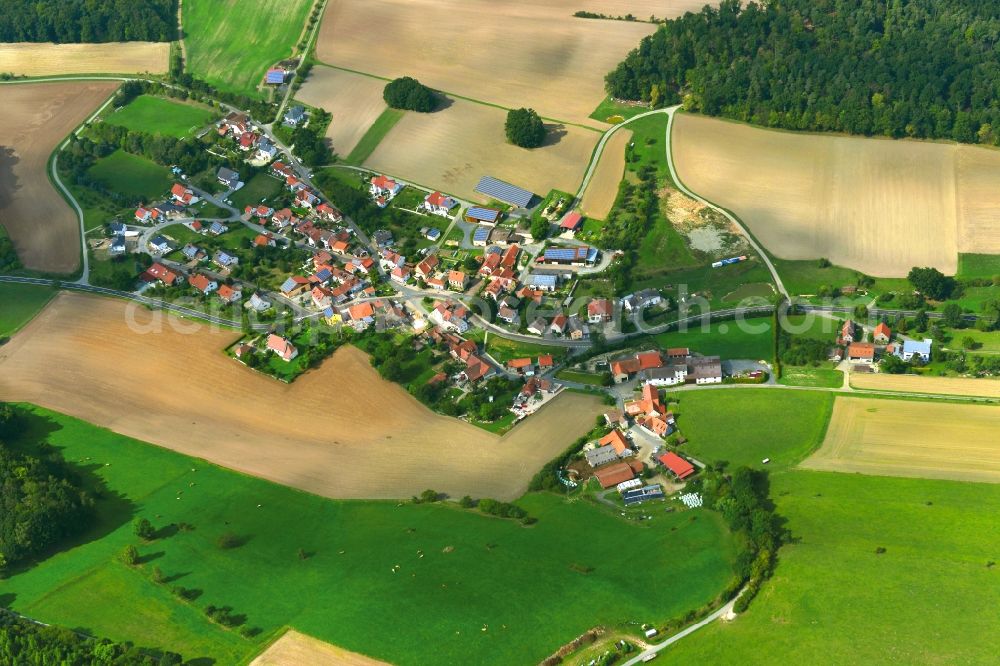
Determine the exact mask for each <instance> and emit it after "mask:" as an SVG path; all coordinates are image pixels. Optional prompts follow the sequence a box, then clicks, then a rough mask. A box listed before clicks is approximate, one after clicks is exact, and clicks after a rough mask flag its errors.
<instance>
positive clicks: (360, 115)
mask: <svg viewBox="0 0 1000 666" xmlns="http://www.w3.org/2000/svg"><path fill="white" fill-rule="evenodd" d="M385 84H386V82H385V81H382V80H381V79H376V78H372V77H370V76H364V75H362V74H354V73H353V72H345V71H343V70H340V69H333V68H332V67H314V68H313V69H312V72H311V73H310V74H309V78H308V79H307V80H306V82H305V84H304V85H303V86H302V88H301V90H299V92H298V93H296V96H295V97H296V99H299V100H302V101H303V102H305V103H306V104H309V105H310V106H318V107H320V108H323V109H326V110H327V111H329V112H330V114H331V115H332V116H333V118H332V119H331V120H330V125H329V126H328V127H327V130H326V138H328V139H329V140H330V143H331V144H333V151H334V152H335V153H337V154H338V155H340V156H342V157H346V156H347V155H348V154H349V153H350V152H351V151H352V150H353V149H354V146H356V145H358V141H360V140H361V137H362V136H364V135H365V132H367V131H368V128H369V127H371V125H372V123H374V122H375V119H376V118H378V117H379V115H381V114H382V112H383V111H385V109H386V108H387V107H386V104H385V100H383V99H382V89H383V88H385Z"/></svg>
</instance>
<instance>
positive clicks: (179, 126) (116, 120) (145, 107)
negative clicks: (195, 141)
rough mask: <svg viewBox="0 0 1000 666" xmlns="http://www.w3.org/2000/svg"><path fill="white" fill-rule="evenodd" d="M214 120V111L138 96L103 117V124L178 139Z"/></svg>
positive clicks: (160, 98)
mask: <svg viewBox="0 0 1000 666" xmlns="http://www.w3.org/2000/svg"><path fill="white" fill-rule="evenodd" d="M214 117H215V114H214V112H212V111H209V110H208V109H203V108H201V107H199V106H195V105H193V104H185V103H181V102H176V101H174V100H170V99H166V98H163V97H153V96H151V95H140V96H139V97H137V98H135V99H134V100H132V102H130V103H129V104H128V105H127V106H125V107H124V108H122V109H120V110H118V111H116V112H115V113H110V114H108V115H107V116H105V118H104V122H106V123H108V124H110V125H119V126H121V127H124V128H126V129H130V130H136V131H140V132H149V133H150V134H162V135H164V136H172V137H176V138H178V139H182V138H184V137H186V136H188V135H190V134H191V133H192V132H193V131H195V130H197V129H199V128H201V127H203V126H205V125H206V124H207V123H209V122H210V121H211V120H212V119H213V118H214Z"/></svg>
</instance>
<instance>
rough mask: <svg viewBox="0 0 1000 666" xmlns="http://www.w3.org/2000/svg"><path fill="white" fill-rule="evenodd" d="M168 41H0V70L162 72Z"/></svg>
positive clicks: (28, 72)
mask: <svg viewBox="0 0 1000 666" xmlns="http://www.w3.org/2000/svg"><path fill="white" fill-rule="evenodd" d="M169 57H170V44H169V43H168V42H110V43H106V44H50V43H26V42H18V43H14V44H0V72H11V73H14V74H23V75H25V76H53V75H57V74H141V73H149V74H163V73H165V72H166V71H167V65H168V60H169Z"/></svg>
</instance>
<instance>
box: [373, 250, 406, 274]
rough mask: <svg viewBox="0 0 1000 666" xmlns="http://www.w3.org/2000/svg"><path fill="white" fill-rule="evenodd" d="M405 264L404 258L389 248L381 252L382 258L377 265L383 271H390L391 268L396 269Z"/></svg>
mask: <svg viewBox="0 0 1000 666" xmlns="http://www.w3.org/2000/svg"><path fill="white" fill-rule="evenodd" d="M405 263H406V257H404V256H402V255H400V254H399V253H397V252H394V251H393V250H390V249H389V248H386V249H384V250H382V257H381V259H379V264H381V266H382V268H383V269H385V270H387V271H388V270H392V269H393V268H398V267H399V266H402V265H404V264H405Z"/></svg>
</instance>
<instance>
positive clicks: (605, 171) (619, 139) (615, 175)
mask: <svg viewBox="0 0 1000 666" xmlns="http://www.w3.org/2000/svg"><path fill="white" fill-rule="evenodd" d="M631 140H632V131H631V130H626V129H620V130H618V131H617V132H615V133H614V134H612V135H611V138H610V139H608V142H607V143H606V144H604V152H602V153H601V159H600V160H599V161H598V162H597V168H596V169H595V170H594V175H593V176H591V177H590V183H588V184H587V190H586V191H585V192H584V193H583V197H581V199H580V210H581V211H583V213H584V214H585V215H587V216H588V217H594V218H597V219H598V220H603V219H604V218H606V217H607V216H608V213H610V212H611V208H612V206H614V204H615V197H617V196H618V184H619V183H621V181H622V175H623V174H624V173H625V146H627V145H628V143H629V141H631Z"/></svg>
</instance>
